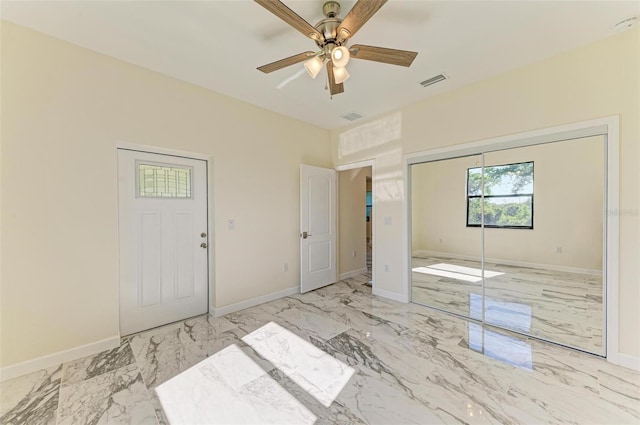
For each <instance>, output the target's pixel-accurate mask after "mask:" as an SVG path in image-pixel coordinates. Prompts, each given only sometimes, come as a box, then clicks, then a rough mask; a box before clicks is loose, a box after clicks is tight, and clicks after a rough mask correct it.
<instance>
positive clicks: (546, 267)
mask: <svg viewBox="0 0 640 425" xmlns="http://www.w3.org/2000/svg"><path fill="white" fill-rule="evenodd" d="M411 255H412V256H416V255H418V256H429V257H439V258H455V259H457V260H470V261H478V262H479V261H480V258H479V257H474V256H472V255H462V254H454V253H451V252H438V251H426V250H416V251H413V252H411ZM484 261H486V262H487V263H496V264H505V265H507V266H516V267H528V268H531V269H542V270H554V271H557V272H567V273H578V274H586V275H590V276H601V275H602V270H594V269H582V268H579V267H568V266H558V265H555V264H540V263H528V262H526V261H514V260H504V259H501V258H485V259H484Z"/></svg>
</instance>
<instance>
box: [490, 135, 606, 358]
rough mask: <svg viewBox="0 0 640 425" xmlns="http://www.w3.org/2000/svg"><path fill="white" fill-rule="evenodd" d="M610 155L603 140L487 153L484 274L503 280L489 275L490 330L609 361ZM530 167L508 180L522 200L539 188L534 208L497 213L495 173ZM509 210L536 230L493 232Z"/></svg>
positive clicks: (509, 205)
mask: <svg viewBox="0 0 640 425" xmlns="http://www.w3.org/2000/svg"><path fill="white" fill-rule="evenodd" d="M604 152H605V145H604V137H603V136H598V137H590V138H582V139H575V140H568V141H563V142H556V143H548V144H544V145H536V146H529V147H523V148H517V149H509V150H503V151H498V152H489V153H487V154H485V158H484V161H485V185H484V187H485V230H484V254H485V267H486V268H487V269H495V270H498V271H500V272H502V273H503V274H501V275H499V276H495V277H492V278H491V277H489V276H485V304H484V308H485V321H486V322H487V323H490V324H493V325H497V326H500V327H504V328H507V329H512V330H515V331H518V332H522V333H525V334H528V335H533V336H536V337H540V338H543V339H547V340H550V341H554V342H558V343H560V344H564V345H568V346H571V347H575V348H579V349H582V350H585V351H589V352H592V353H596V354H604V352H603V331H602V330H603V307H602V306H603V284H602V264H603V220H604V181H605V167H604V163H605V156H604ZM525 161H526V162H527V163H531V164H533V166H532V167H531V174H530V175H529V174H528V173H522V172H521V170H514V172H513V173H512V175H511V176H510V177H508V178H507V179H506V180H510V181H511V182H514V186H513V187H510V188H509V189H510V190H512V191H513V192H515V193H518V194H521V193H523V192H524V191H526V190H528V189H527V186H528V185H529V181H531V183H534V184H533V190H532V191H531V198H530V201H525V202H523V203H516V202H510V201H501V202H504V203H503V204H502V205H503V206H502V207H501V208H499V209H495V206H494V205H492V204H491V203H490V202H488V201H490V200H492V199H494V198H491V197H489V196H488V194H490V193H492V191H494V187H495V186H494V182H493V180H492V177H491V174H490V172H489V170H493V169H496V167H499V166H500V165H501V164H507V163H524V162H525ZM523 177H526V178H523ZM499 184H500V185H502V186H504V183H499ZM514 198H515V195H512V197H511V198H505V199H514ZM506 210H512V213H511V215H517V216H520V217H521V220H522V221H523V223H524V221H525V220H526V216H527V214H531V216H532V218H533V220H532V221H531V223H530V224H531V227H530V228H526V227H520V228H515V227H510V226H509V224H510V222H509V221H506V222H505V225H504V226H502V225H500V226H490V225H489V224H493V223H494V222H495V221H496V220H495V217H496V216H497V217H500V218H499V219H498V220H501V217H502V215H501V213H502V212H503V211H505V212H506ZM509 220H511V219H509Z"/></svg>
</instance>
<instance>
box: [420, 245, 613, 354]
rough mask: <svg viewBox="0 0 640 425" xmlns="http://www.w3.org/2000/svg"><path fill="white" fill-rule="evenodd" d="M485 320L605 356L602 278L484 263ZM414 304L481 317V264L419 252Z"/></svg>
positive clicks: (471, 316)
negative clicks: (422, 254) (424, 254)
mask: <svg viewBox="0 0 640 425" xmlns="http://www.w3.org/2000/svg"><path fill="white" fill-rule="evenodd" d="M485 285H486V287H485V322H486V323H489V324H492V325H495V326H500V327H503V328H507V329H510V330H514V331H516V332H521V333H524V334H527V335H531V336H535V337H538V338H542V339H545V340H549V341H553V342H556V343H559V344H563V345H568V346H571V347H575V348H578V349H581V350H584V351H588V352H591V353H595V354H603V341H602V340H603V298H602V293H603V292H602V276H601V275H597V276H596V275H587V274H578V273H568V272H561V271H554V270H543V269H534V268H526V267H517V266H510V265H504V264H495V263H485ZM411 298H412V301H413V302H416V303H419V304H424V305H427V306H431V307H435V308H438V309H441V310H445V311H449V312H452V313H455V314H459V315H461V316H465V317H470V318H472V319H476V320H482V270H481V265H480V262H478V261H471V260H460V259H453V258H444V257H429V256H421V257H418V256H414V257H413V259H412V292H411Z"/></svg>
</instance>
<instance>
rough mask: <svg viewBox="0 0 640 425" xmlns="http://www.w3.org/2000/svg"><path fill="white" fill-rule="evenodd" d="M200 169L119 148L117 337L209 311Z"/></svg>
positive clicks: (197, 163) (195, 163)
mask: <svg viewBox="0 0 640 425" xmlns="http://www.w3.org/2000/svg"><path fill="white" fill-rule="evenodd" d="M206 176H207V164H206V162H205V161H202V160H198V159H191V158H183V157H176V156H169V155H160V154H155V153H149V152H140V151H134V150H126V149H118V197H119V203H118V219H119V239H120V334H121V335H129V334H132V333H135V332H139V331H142V330H145V329H150V328H153V327H156V326H160V325H164V324H167V323H171V322H175V321H177V320H182V319H185V318H188V317H193V316H196V315H199V314H204V313H206V312H207V311H208V302H207V301H208V266H207V264H208V261H207V258H208V246H207V245H208V235H207V177H206Z"/></svg>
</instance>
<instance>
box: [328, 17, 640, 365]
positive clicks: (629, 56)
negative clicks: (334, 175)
mask: <svg viewBox="0 0 640 425" xmlns="http://www.w3.org/2000/svg"><path fill="white" fill-rule="evenodd" d="M452 78H455V75H453V76H452ZM609 115H619V116H620V158H621V159H620V211H619V212H612V213H613V214H616V213H617V214H619V215H620V269H619V303H620V320H619V337H620V352H622V353H624V354H628V355H632V356H638V357H640V333H638V323H640V308H638V305H640V283H639V280H638V276H640V261H638V253H639V251H640V213H639V211H640V151H639V146H640V140H639V138H640V118H639V116H640V29H634V30H629V31H626V32H624V33H621V34H617V35H614V36H612V37H609V38H607V39H605V40H602V41H600V42H597V43H594V44H591V45H589V46H585V47H581V48H578V49H574V50H571V51H569V52H566V53H564V54H561V55H558V56H556V57H553V58H550V59H547V60H544V61H541V62H538V63H534V64H531V65H528V66H525V67H522V68H519V69H516V70H513V71H510V72H508V73H505V74H502V75H499V76H496V77H494V78H490V79H487V80H484V81H480V82H478V83H474V84H471V85H469V86H466V87H463V88H461V89H458V90H454V91H452V92H449V93H444V94H442V95H439V96H434V97H432V98H429V99H427V100H425V101H422V102H419V103H416V104H414V105H411V106H408V107H406V108H403V109H402V110H400V111H398V112H396V113H393V114H389V115H386V116H383V117H379V118H377V119H376V118H372V119H371V120H369V121H368V122H365V123H362V124H360V123H359V124H357V125H353V126H351V127H349V128H346V129H340V130H335V131H332V141H333V144H334V148H333V152H334V161H335V163H336V164H346V163H350V162H355V161H362V160H370V159H375V161H376V176H374V185H375V190H374V193H375V196H376V200H375V202H376V212H377V217H376V219H375V223H374V231H375V232H376V246H375V247H374V249H375V251H376V253H375V258H376V263H377V264H376V265H377V270H384V269H383V268H380V267H381V266H384V265H385V264H388V265H389V272H379V273H377V275H376V282H375V285H376V287H377V288H379V289H382V290H385V291H390V292H395V293H398V294H402V293H406V289H407V288H406V285H405V283H404V279H403V275H404V274H405V273H406V270H405V268H406V267H405V264H403V261H404V260H403V255H402V252H403V249H404V237H403V235H404V230H403V227H404V217H403V201H404V187H403V178H404V176H403V167H402V155H403V154H407V153H411V152H419V151H424V150H428V149H433V148H436V147H443V146H451V145H455V144H461V143H466V142H471V141H475V140H482V139H487V138H492V137H497V136H502V135H507V134H514V133H520V132H524V131H528V130H534V129H540V128H545V127H551V126H555V125H561V124H568V123H572V122H576V121H584V120H589V119H594V118H600V117H605V116H609ZM387 217H388V218H389V219H390V220H391V224H390V225H385V224H384V220H385V218H387Z"/></svg>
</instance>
